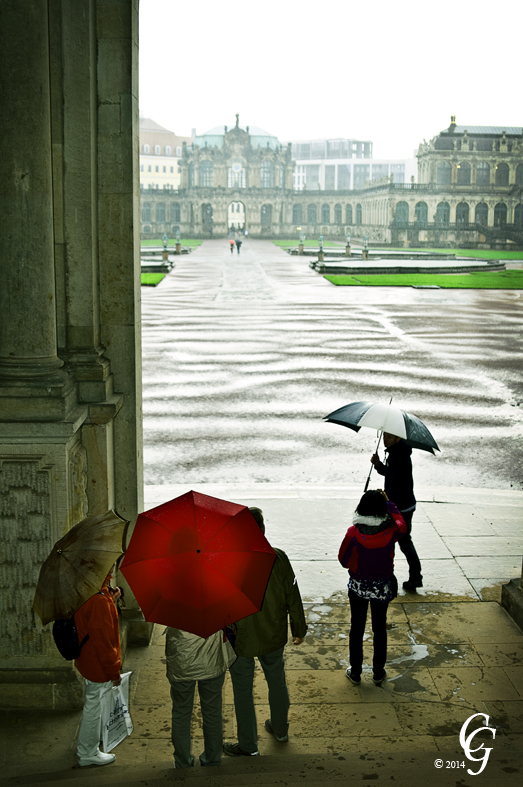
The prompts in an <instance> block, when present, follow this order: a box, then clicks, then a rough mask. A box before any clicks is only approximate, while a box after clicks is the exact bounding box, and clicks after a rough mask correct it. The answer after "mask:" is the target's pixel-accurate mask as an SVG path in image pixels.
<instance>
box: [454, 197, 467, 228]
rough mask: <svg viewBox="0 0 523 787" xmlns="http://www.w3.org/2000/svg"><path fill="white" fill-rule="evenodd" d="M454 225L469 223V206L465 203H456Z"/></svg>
mask: <svg viewBox="0 0 523 787" xmlns="http://www.w3.org/2000/svg"><path fill="white" fill-rule="evenodd" d="M456 223H457V224H468V223H469V206H468V203H467V202H458V204H457V205H456Z"/></svg>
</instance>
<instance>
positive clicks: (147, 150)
mask: <svg viewBox="0 0 523 787" xmlns="http://www.w3.org/2000/svg"><path fill="white" fill-rule="evenodd" d="M149 151H150V147H149V145H144V146H143V152H144V153H149Z"/></svg>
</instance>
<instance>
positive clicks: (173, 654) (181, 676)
mask: <svg viewBox="0 0 523 787" xmlns="http://www.w3.org/2000/svg"><path fill="white" fill-rule="evenodd" d="M165 656H166V659H167V677H168V679H169V683H170V684H171V699H172V727H171V737H172V743H173V747H174V767H175V768H190V767H192V766H193V765H194V757H193V755H192V754H191V716H192V711H193V704H194V689H195V686H196V683H198V694H199V696H200V707H201V710H202V717H203V740H204V751H203V753H202V754H200V765H203V766H207V765H220V763H221V758H222V744H223V731H222V728H223V721H222V688H223V683H224V681H225V673H226V672H227V668H228V667H229V666H230V665H231V664H232V662H233V661H234V660H235V658H236V655H235V653H234V651H233V649H232V647H231V645H230V643H229V641H228V640H226V641H225V642H224V641H223V631H217V632H216V633H215V634H212V635H211V636H210V637H207V639H203V638H202V637H198V636H197V635H196V634H190V633H189V632H188V631H181V630H179V629H175V628H167V629H166V641H165Z"/></svg>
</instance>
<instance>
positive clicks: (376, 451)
mask: <svg viewBox="0 0 523 787" xmlns="http://www.w3.org/2000/svg"><path fill="white" fill-rule="evenodd" d="M391 401H392V397H391ZM382 435H383V432H380V436H379V437H378V442H377V444H376V450H375V451H374V453H375V454H377V453H378V448H379V447H380V443H381V437H382ZM373 467H374V465H373V464H371V466H370V470H369V475H368V476H367V482H366V484H365V489H364V490H363V492H366V491H367V489H368V488H369V482H370V476H371V473H372V468H373Z"/></svg>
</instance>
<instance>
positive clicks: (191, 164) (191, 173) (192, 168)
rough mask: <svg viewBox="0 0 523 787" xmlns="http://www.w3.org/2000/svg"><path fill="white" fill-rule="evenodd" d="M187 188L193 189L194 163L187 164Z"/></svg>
mask: <svg viewBox="0 0 523 787" xmlns="http://www.w3.org/2000/svg"><path fill="white" fill-rule="evenodd" d="M189 188H190V189H192V188H194V161H191V162H190V164H189Z"/></svg>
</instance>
